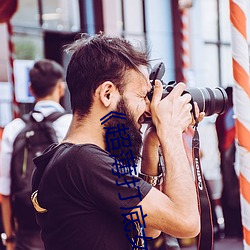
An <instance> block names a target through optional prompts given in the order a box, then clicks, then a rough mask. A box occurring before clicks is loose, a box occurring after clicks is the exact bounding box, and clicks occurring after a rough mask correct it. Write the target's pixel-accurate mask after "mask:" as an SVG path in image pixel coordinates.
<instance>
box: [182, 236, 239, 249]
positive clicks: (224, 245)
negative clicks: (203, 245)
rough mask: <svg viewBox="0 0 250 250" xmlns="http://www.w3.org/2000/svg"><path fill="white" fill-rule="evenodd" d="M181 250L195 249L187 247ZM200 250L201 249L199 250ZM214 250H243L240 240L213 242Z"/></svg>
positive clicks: (231, 239) (194, 247) (227, 239)
mask: <svg viewBox="0 0 250 250" xmlns="http://www.w3.org/2000/svg"><path fill="white" fill-rule="evenodd" d="M181 249H183V250H197V247H196V246H195V245H194V246H189V247H182V248H181ZM201 250H202V249H201ZM214 250H243V243H242V239H241V238H224V239H219V240H215V242H214Z"/></svg>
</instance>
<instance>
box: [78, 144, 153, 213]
mask: <svg viewBox="0 0 250 250" xmlns="http://www.w3.org/2000/svg"><path fill="white" fill-rule="evenodd" d="M76 159H77V160H76V161H77V163H76V165H77V167H78V169H79V175H80V180H81V181H82V183H81V185H82V186H83V189H84V192H85V194H87V195H88V196H89V199H90V200H91V201H92V202H93V203H95V205H97V206H99V207H101V208H102V209H104V210H107V211H112V213H114V215H116V216H121V214H126V213H129V212H130V211H131V210H132V209H133V208H135V207H136V206H137V205H138V203H139V202H140V201H141V200H142V199H143V198H144V197H145V196H146V195H147V194H148V192H149V191H150V189H151V188H152V186H151V185H150V184H148V183H147V182H145V181H143V180H142V179H141V178H139V177H137V176H135V175H130V174H122V175H119V174H117V172H116V171H114V170H115V166H116V164H115V160H114V159H113V158H112V157H110V156H109V155H108V154H107V152H106V151H103V150H101V149H99V148H97V147H96V148H95V147H94V146H89V147H88V149H87V150H86V148H85V149H84V150H79V152H78V154H77V156H76ZM112 169H113V171H112ZM141 209H143V208H141Z"/></svg>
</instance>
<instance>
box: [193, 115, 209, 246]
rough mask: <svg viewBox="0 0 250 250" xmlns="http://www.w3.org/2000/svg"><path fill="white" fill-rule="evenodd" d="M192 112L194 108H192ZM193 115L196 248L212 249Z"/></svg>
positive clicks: (207, 203)
mask: <svg viewBox="0 0 250 250" xmlns="http://www.w3.org/2000/svg"><path fill="white" fill-rule="evenodd" d="M193 113H194V110H193ZM193 115H194V118H195V121H196V124H195V125H194V136H193V140H192V151H193V167H194V174H195V183H196V190H197V191H196V192H197V199H198V206H199V211H200V218H201V231H200V234H199V235H198V245H197V249H198V250H212V249H213V222H212V210H211V204H210V199H209V196H208V191H207V187H206V183H205V179H204V176H203V173H202V169H201V163H200V139H199V133H198V129H197V127H198V120H197V118H196V116H195V114H193Z"/></svg>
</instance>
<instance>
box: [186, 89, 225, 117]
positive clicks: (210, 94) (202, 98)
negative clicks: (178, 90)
mask: <svg viewBox="0 0 250 250" xmlns="http://www.w3.org/2000/svg"><path fill="white" fill-rule="evenodd" d="M187 92H189V93H190V94H191V96H192V98H193V101H194V102H197V105H198V107H199V110H200V112H205V114H206V116H210V115H213V114H222V113H224V112H225V111H226V110H227V104H228V96H227V93H226V91H225V90H224V89H223V88H220V87H217V88H215V89H211V88H188V89H187Z"/></svg>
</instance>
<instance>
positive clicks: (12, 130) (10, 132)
mask: <svg viewBox="0 0 250 250" xmlns="http://www.w3.org/2000/svg"><path fill="white" fill-rule="evenodd" d="M24 128H25V122H24V121H23V119H21V118H16V119H14V120H12V121H11V122H9V123H8V124H6V126H5V127H4V132H3V137H12V138H13V139H14V138H15V137H16V136H17V135H18V134H19V133H20V132H21V131H22V130H23V129H24Z"/></svg>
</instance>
